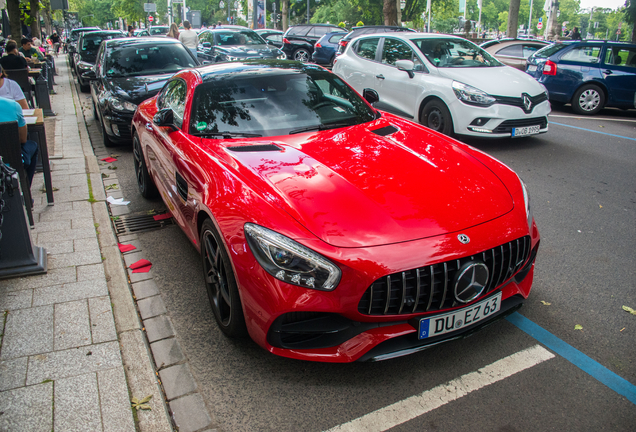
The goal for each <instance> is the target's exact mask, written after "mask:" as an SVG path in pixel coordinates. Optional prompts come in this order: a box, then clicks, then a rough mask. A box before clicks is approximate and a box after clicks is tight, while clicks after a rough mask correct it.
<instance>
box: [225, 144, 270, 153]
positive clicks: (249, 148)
mask: <svg viewBox="0 0 636 432" xmlns="http://www.w3.org/2000/svg"><path fill="white" fill-rule="evenodd" d="M227 149H228V150H231V151H234V152H269V151H278V152H279V151H282V149H281V148H280V147H278V146H277V145H275V144H257V145H242V146H232V147H227Z"/></svg>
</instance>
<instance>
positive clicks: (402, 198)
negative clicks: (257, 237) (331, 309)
mask: <svg viewBox="0 0 636 432" xmlns="http://www.w3.org/2000/svg"><path fill="white" fill-rule="evenodd" d="M385 126H388V122H386V120H379V121H376V122H373V123H372V124H368V123H367V124H364V125H358V126H354V127H351V128H342V129H335V130H332V131H324V132H320V133H316V134H302V135H303V136H300V135H292V136H288V137H284V141H281V140H277V139H273V140H271V141H264V142H257V143H255V142H254V141H249V142H248V141H246V142H245V143H244V144H245V145H254V144H269V145H270V151H253V152H251V151H247V152H244V151H233V150H229V149H228V150H227V151H228V154H230V155H231V157H233V158H234V159H235V160H236V161H237V162H238V163H239V164H240V165H243V166H244V167H246V168H247V169H248V171H247V174H246V176H247V177H252V180H253V181H254V182H255V184H257V185H260V188H262V189H263V191H262V192H263V193H264V194H265V196H267V197H268V198H270V199H271V198H274V201H277V202H278V204H279V205H280V206H281V207H282V208H283V209H284V210H285V211H287V212H288V213H289V214H290V215H291V216H292V217H294V218H295V219H296V220H297V221H298V222H299V223H301V224H302V225H303V226H304V227H305V228H306V229H308V230H309V231H311V232H312V233H313V234H314V235H315V236H317V237H318V238H320V239H322V240H323V241H325V242H327V243H328V244H330V245H333V246H337V247H369V246H376V245H383V244H391V243H398V242H404V241H409V240H415V239H421V238H426V237H432V236H437V235H440V234H446V233H451V232H458V231H461V230H464V229H467V228H469V227H472V226H475V225H478V224H481V223H484V222H486V221H489V220H492V219H495V218H497V217H499V216H501V215H503V214H505V213H508V212H510V211H511V210H512V209H513V201H512V197H511V195H510V193H509V192H508V190H507V189H506V187H505V185H504V184H503V183H502V181H501V180H500V179H499V178H498V177H497V176H496V175H495V174H494V173H493V172H492V171H490V170H489V169H488V168H486V166H485V165H483V164H482V163H481V162H480V161H479V160H478V159H476V158H475V157H473V156H471V155H469V154H468V153H467V152H465V151H464V150H463V149H462V148H461V146H460V145H458V144H455V143H454V142H453V141H451V140H447V139H445V138H443V137H441V136H440V135H438V134H435V133H432V132H427V131H423V130H422V129H421V128H413V129H412V130H411V131H410V132H407V131H405V130H400V131H398V132H395V133H393V134H390V135H387V136H381V135H378V134H377V133H374V132H373V130H377V129H379V128H382V127H385ZM303 137H304V138H303ZM233 144H234V145H236V143H233ZM271 144H274V145H276V146H278V147H279V148H280V151H271V148H273V147H271ZM256 149H257V150H262V149H263V148H262V147H261V148H260V149H259V148H258V147H257V148H256ZM274 150H275V149H274Z"/></svg>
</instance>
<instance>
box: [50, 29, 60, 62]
mask: <svg viewBox="0 0 636 432" xmlns="http://www.w3.org/2000/svg"><path fill="white" fill-rule="evenodd" d="M51 43H53V51H55V55H56V56H57V54H58V52H59V51H60V37H59V36H58V35H57V32H53V34H52V35H51Z"/></svg>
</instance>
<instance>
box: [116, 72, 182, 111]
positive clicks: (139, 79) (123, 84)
mask: <svg viewBox="0 0 636 432" xmlns="http://www.w3.org/2000/svg"><path fill="white" fill-rule="evenodd" d="M172 75H174V73H172V72H171V73H169V74H162V75H148V76H134V77H122V78H106V90H108V91H110V92H111V93H112V94H114V95H117V96H119V97H121V98H122V99H124V100H126V101H129V102H132V103H134V104H135V105H139V104H140V103H142V102H143V101H145V100H146V99H148V98H151V97H153V96H154V95H156V94H157V93H159V90H161V88H162V87H163V85H164V84H165V83H166V81H168V79H170V77H172Z"/></svg>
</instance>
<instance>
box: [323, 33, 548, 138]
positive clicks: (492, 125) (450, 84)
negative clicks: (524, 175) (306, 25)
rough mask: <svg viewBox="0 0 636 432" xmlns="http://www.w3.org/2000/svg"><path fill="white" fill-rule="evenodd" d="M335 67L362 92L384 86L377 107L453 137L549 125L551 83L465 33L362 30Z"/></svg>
mask: <svg viewBox="0 0 636 432" xmlns="http://www.w3.org/2000/svg"><path fill="white" fill-rule="evenodd" d="M333 72H335V73H336V74H337V75H338V76H340V77H341V78H343V79H344V80H345V81H346V82H347V83H349V85H351V86H352V87H353V88H354V89H356V90H357V91H358V92H359V93H360V94H362V92H363V90H364V89H365V88H370V89H374V90H376V91H377V92H378V94H379V96H380V101H379V102H376V104H375V105H374V106H375V107H376V108H378V109H381V110H385V111H388V112H391V113H393V114H397V115H400V116H403V117H406V118H409V119H413V120H416V121H419V122H420V123H422V124H423V125H424V126H427V127H429V128H431V129H434V130H436V131H439V132H442V133H444V134H447V135H451V134H453V133H455V134H458V135H470V136H479V137H510V136H512V137H519V136H528V135H534V134H538V133H544V132H547V131H548V114H550V103H549V102H548V95H547V92H546V89H545V87H543V86H542V85H541V84H539V83H538V82H537V81H536V80H535V79H533V78H532V77H531V76H530V75H527V74H526V73H525V72H521V71H519V70H517V69H515V68H512V67H509V66H505V65H504V64H502V63H500V62H499V61H497V60H496V59H495V58H494V57H492V56H491V55H490V54H488V53H487V52H486V51H484V50H483V49H481V48H480V47H478V46H477V45H475V44H474V43H472V42H470V41H468V40H466V39H463V38H460V37H457V36H450V35H441V34H430V33H383V34H376V35H364V36H360V37H358V38H356V39H354V40H353V41H351V43H349V44H348V46H347V49H346V50H345V52H344V53H343V54H342V55H340V56H338V57H337V58H336V63H335V65H334V67H333Z"/></svg>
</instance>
